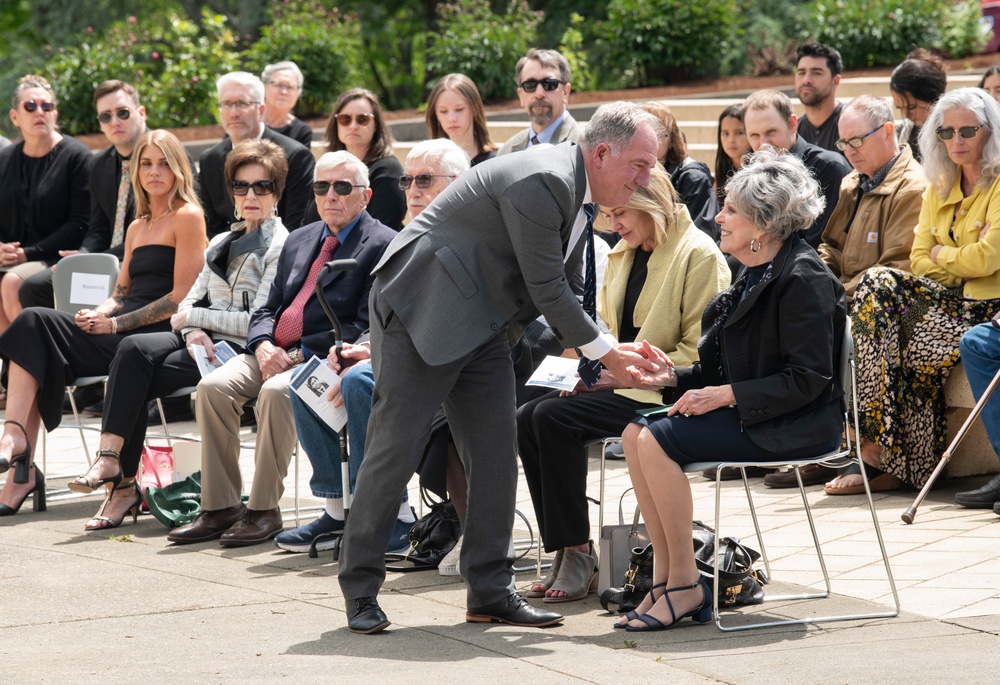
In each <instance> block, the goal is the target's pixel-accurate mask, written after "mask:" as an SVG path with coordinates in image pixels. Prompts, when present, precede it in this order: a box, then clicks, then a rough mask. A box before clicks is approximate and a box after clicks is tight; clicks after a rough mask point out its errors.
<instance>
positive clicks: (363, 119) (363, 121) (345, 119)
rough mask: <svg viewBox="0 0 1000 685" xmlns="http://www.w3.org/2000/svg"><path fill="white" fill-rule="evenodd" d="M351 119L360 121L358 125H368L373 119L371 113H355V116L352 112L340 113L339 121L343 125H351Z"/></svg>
mask: <svg viewBox="0 0 1000 685" xmlns="http://www.w3.org/2000/svg"><path fill="white" fill-rule="evenodd" d="M351 119H354V121H356V122H358V126H367V125H368V122H369V121H371V120H372V115H371V114H355V115H354V116H353V117H352V116H351V115H350V114H338V115H337V123H338V124H339V125H341V126H350V125H351Z"/></svg>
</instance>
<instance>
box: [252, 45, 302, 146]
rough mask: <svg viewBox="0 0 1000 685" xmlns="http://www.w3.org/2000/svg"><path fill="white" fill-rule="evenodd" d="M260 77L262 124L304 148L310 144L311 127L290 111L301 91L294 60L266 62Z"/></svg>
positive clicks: (299, 70) (300, 78)
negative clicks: (261, 87)
mask: <svg viewBox="0 0 1000 685" xmlns="http://www.w3.org/2000/svg"><path fill="white" fill-rule="evenodd" d="M260 80H261V81H263V82H264V123H265V124H267V127H268V128H270V129H272V130H274V131H275V132H277V133H280V134H281V135H283V136H288V137H289V138H291V139H292V140H297V141H298V142H300V143H302V144H303V145H305V146H306V147H307V148H310V147H312V141H313V132H312V128H310V127H309V124H307V123H306V122H304V121H302V120H301V119H299V118H298V117H296V116H295V115H294V114H292V110H293V109H295V103H297V102H298V101H299V95H301V94H302V83H303V79H302V70H301V69H299V67H298V65H297V64H295V62H277V63H276V64H268V65H267V66H266V67H264V71H263V72H261V75H260Z"/></svg>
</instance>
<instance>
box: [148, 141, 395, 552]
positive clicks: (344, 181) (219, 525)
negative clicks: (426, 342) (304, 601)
mask: <svg viewBox="0 0 1000 685" xmlns="http://www.w3.org/2000/svg"><path fill="white" fill-rule="evenodd" d="M315 173H316V179H315V181H314V183H313V192H314V193H315V194H316V198H317V201H318V202H319V206H320V211H321V212H322V215H323V220H322V221H317V222H316V223H314V224H310V225H308V226H304V227H302V228H301V229H300V230H298V231H293V232H292V233H291V234H290V235H289V236H288V239H287V240H286V241H285V245H284V247H283V248H282V250H281V255H280V256H279V257H278V267H277V272H276V275H275V277H274V281H273V282H272V284H271V288H270V290H269V292H268V295H267V300H266V301H265V302H264V304H262V305H261V306H260V307H258V308H257V309H256V310H255V311H254V312H253V314H252V315H251V316H250V324H249V330H248V332H247V336H246V337H247V353H246V354H241V355H239V356H237V357H236V358H234V359H230V360H229V361H228V362H227V363H226V364H225V365H224V366H223V367H222V368H221V369H216V370H215V371H214V372H213V373H211V374H209V375H208V376H206V377H205V378H203V379H202V380H201V382H200V383H199V384H198V401H197V402H196V403H195V412H196V415H197V419H198V428H199V430H200V431H201V434H202V443H201V448H202V450H201V485H202V495H201V506H202V511H201V513H200V514H199V515H198V517H197V518H196V519H195V520H194V521H192V522H191V523H189V524H187V525H185V526H181V527H179V528H175V529H174V530H172V531H170V533H169V534H168V535H167V539H168V540H170V541H171V542H177V543H191V542H205V541H207V540H214V539H216V538H220V540H219V542H220V544H221V545H223V546H233V547H235V546H243V545H254V544H258V543H261V542H265V541H267V540H270V539H272V538H273V537H274V536H276V535H277V534H278V533H280V532H281V531H282V521H281V512H280V510H279V509H278V502H279V500H280V499H281V495H282V493H283V492H284V482H283V481H284V479H285V474H286V473H287V472H288V462H289V461H290V460H291V458H292V449H293V448H294V446H295V440H296V435H295V426H294V423H293V421H292V407H291V403H290V402H289V399H288V382H289V380H290V378H291V376H292V371H293V367H295V366H296V365H298V364H299V363H301V362H302V361H303V360H305V359H308V358H309V357H311V356H312V355H314V354H323V353H324V352H325V351H326V350H327V349H329V347H330V345H331V344H332V343H333V331H332V327H331V325H330V320H329V319H328V318H327V317H326V314H325V313H324V311H323V308H322V305H320V303H319V300H318V296H317V294H316V289H317V287H319V288H321V289H322V295H323V297H324V298H325V299H326V301H327V302H328V303H329V304H330V307H331V309H332V310H333V311H334V313H335V314H336V315H337V317H338V318H339V320H340V322H341V324H342V326H343V337H344V340H346V341H349V342H354V341H355V340H357V338H358V336H359V335H361V333H363V332H364V331H366V330H368V291H369V290H370V289H371V285H372V280H373V276H372V275H371V272H372V269H373V268H374V267H375V264H377V263H378V260H379V258H380V257H381V256H382V253H383V251H384V250H385V248H386V246H387V245H388V244H389V241H391V240H392V238H393V237H394V236H395V235H396V234H395V232H394V231H392V230H390V229H389V228H387V227H386V226H385V225H384V224H381V223H379V222H378V221H376V220H375V219H373V218H372V217H371V216H369V215H368V213H367V212H366V211H365V206H366V205H367V204H368V201H369V200H370V199H371V195H372V191H371V188H370V187H369V185H368V169H367V167H366V166H365V165H364V163H363V162H361V160H359V159H358V158H357V157H355V156H354V155H352V154H350V153H349V152H346V151H340V152H332V153H331V152H328V153H326V154H325V155H323V156H322V157H320V159H319V161H318V162H317V164H316V172H315ZM279 204H280V203H279ZM331 259H356V260H357V261H358V268H357V270H356V271H337V272H334V273H333V274H331V276H330V277H329V278H328V279H327V280H326V281H325V282H324V283H317V276H318V275H319V272H320V270H321V269H322V268H323V265H324V264H326V263H327V262H328V261H330V260H331ZM254 398H256V399H257V407H256V409H257V416H258V421H257V425H258V429H257V441H256V447H255V451H254V477H253V484H252V485H251V488H250V501H249V503H248V504H247V506H246V507H244V506H243V503H242V501H241V499H240V493H241V492H242V489H243V482H242V478H241V476H240V468H239V456H240V442H239V437H238V436H239V429H240V414H241V413H242V408H243V405H244V404H246V403H247V402H249V401H250V400H252V399H254Z"/></svg>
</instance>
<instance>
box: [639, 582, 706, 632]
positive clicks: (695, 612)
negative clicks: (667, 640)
mask: <svg viewBox="0 0 1000 685" xmlns="http://www.w3.org/2000/svg"><path fill="white" fill-rule="evenodd" d="M695 588H701V591H702V601H701V606H696V607H695V608H693V609H691V610H690V611H689V612H687V613H686V614H681V615H680V616H678V615H677V613H676V612H675V611H674V603H673V602H671V601H670V593H671V592H680V591H681V590H694V589H695ZM661 597H665V598H666V600H667V608H668V609H669V610H670V623H664V622H663V621H661V620H659V619H658V618H656V617H655V616H650V615H649V614H648V613H645V614H643V615H642V616H636V619H637V620H639V621H642V623H643V624H645V625H643V626H642V627H641V628H637V627H636V626H631V625H630V626H627V627H626V628H625V630H627V631H628V632H630V633H645V632H650V631H654V630H667V629H669V628H673V627H674V626H675V625H677V624H678V623H680V622H681V621H682V620H683V619H685V618H687V617H688V616H690V617H691V619H692V620H693V621H694V622H695V623H708V622H709V621H711V620H712V591H711V590H710V589H709V588H708V582H707V581H706V580H705V579H704V578H701V579H699V580H698V582H697V583H692V584H691V585H679V586H677V587H671V588H667V589H666V590H664V592H663V594H662V595H661Z"/></svg>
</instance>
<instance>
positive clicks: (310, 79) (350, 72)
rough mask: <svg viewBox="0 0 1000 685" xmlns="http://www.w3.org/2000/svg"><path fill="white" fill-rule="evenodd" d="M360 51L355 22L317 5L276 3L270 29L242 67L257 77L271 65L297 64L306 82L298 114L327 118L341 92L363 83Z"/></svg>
mask: <svg viewBox="0 0 1000 685" xmlns="http://www.w3.org/2000/svg"><path fill="white" fill-rule="evenodd" d="M361 50H362V45H361V33H360V29H359V25H358V21H357V17H355V16H352V15H345V14H344V13H342V12H341V11H340V10H338V9H337V8H335V7H334V8H332V9H326V8H324V7H323V5H322V4H320V3H319V2H318V1H317V0H291V2H287V3H285V2H277V3H275V5H274V10H273V13H272V23H271V24H269V25H265V26H263V27H262V28H261V36H260V39H259V40H258V41H257V42H256V43H254V44H253V46H251V47H250V49H249V50H247V52H246V54H245V58H246V60H245V64H244V67H245V68H246V70H247V71H251V72H253V73H255V74H258V75H259V74H260V73H261V71H262V70H263V69H264V67H265V66H266V65H268V64H273V63H275V62H280V61H284V60H291V61H292V62H295V63H296V64H297V65H298V67H299V69H301V70H302V75H303V77H304V79H305V84H304V86H303V89H302V93H301V95H300V96H299V102H298V105H297V106H296V112H297V114H298V115H299V116H326V115H328V114H329V113H330V110H331V109H332V107H333V103H334V102H335V101H336V99H337V96H338V95H339V94H340V93H341V92H343V91H345V90H347V89H348V88H352V87H354V86H357V85H359V84H361V83H362V77H361V65H360V64H359V57H358V56H359V55H360V54H361Z"/></svg>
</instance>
